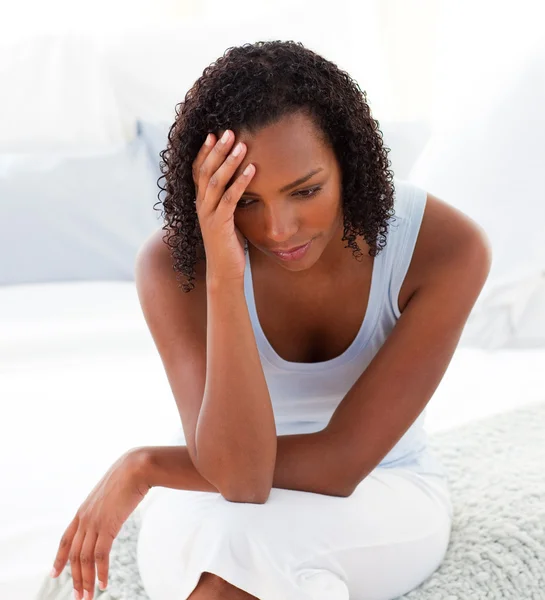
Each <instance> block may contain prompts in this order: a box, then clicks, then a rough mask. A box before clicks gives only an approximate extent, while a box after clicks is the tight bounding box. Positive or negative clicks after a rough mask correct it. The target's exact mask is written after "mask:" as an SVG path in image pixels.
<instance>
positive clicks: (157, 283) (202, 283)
mask: <svg viewBox="0 0 545 600" xmlns="http://www.w3.org/2000/svg"><path fill="white" fill-rule="evenodd" d="M135 283H136V289H137V292H138V296H139V299H140V302H141V304H142V308H143V309H144V312H146V310H147V311H151V310H152V306H153V305H155V306H157V307H159V306H161V307H162V309H163V310H168V309H172V310H174V309H180V308H182V307H186V308H188V309H190V310H191V312H193V311H195V312H200V308H201V307H203V305H204V306H205V302H206V268H205V261H204V260H202V261H199V262H197V264H196V265H195V279H194V280H193V285H194V286H195V287H194V288H193V289H192V290H191V291H190V292H187V293H186V292H184V291H183V290H182V288H181V286H180V282H179V280H178V279H177V278H176V272H175V270H174V262H173V258H172V253H171V249H170V247H169V246H168V244H167V243H166V241H165V231H164V230H163V229H158V230H156V231H154V232H153V233H152V234H151V235H150V236H149V237H148V238H147V239H146V240H145V241H144V243H143V244H142V246H141V247H140V249H139V250H138V253H137V255H136V260H135ZM203 300H204V301H203Z"/></svg>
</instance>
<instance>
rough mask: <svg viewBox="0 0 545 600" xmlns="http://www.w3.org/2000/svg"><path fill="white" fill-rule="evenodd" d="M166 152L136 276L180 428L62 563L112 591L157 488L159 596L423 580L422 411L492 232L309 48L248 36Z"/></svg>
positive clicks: (79, 585)
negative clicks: (386, 142) (117, 554)
mask: <svg viewBox="0 0 545 600" xmlns="http://www.w3.org/2000/svg"><path fill="white" fill-rule="evenodd" d="M205 140H206V141H205ZM203 142H204V143H203ZM161 156H162V158H163V161H164V162H163V163H162V172H163V177H164V179H165V186H164V187H162V188H161V189H162V191H163V192H165V196H164V199H163V201H162V204H163V217H164V220H165V224H164V227H163V230H159V231H158V232H157V233H156V234H155V235H153V236H152V237H151V238H150V239H149V240H147V241H146V243H145V244H144V246H143V247H142V249H141V250H140V252H139V256H138V259H137V269H136V284H137V289H138V294H139V298H140V302H141V305H142V309H143V312H144V315H145V318H146V321H147V323H148V326H149V328H150V331H151V333H152V336H153V338H154V340H155V343H156V345H157V348H158V351H159V353H160V355H161V358H162V361H163V364H164V367H165V371H166V374H167V377H168V380H169V382H170V385H171V388H172V391H173V395H174V397H175V401H176V404H177V407H178V410H179V413H180V417H181V424H182V427H183V432H182V431H180V436H179V438H177V439H176V440H175V442H176V443H175V444H174V445H172V446H164V447H142V448H135V449H132V450H130V451H129V452H127V454H125V455H124V456H123V457H121V458H120V459H119V461H118V462H116V463H115V464H114V465H113V466H112V468H111V469H110V470H109V471H108V473H107V474H106V475H105V476H104V478H103V479H102V480H101V482H99V484H98V485H97V486H96V488H95V489H94V490H93V491H92V492H91V494H90V495H89V497H88V498H87V500H86V501H85V503H84V504H83V505H82V507H80V509H79V511H78V513H77V515H76V517H75V518H74V520H73V522H72V523H71V524H70V526H69V527H68V529H67V531H66V533H65V535H64V536H63V541H62V542H61V545H60V548H59V552H58V555H57V559H56V562H55V569H54V570H55V573H57V572H60V570H61V569H62V568H63V567H64V565H65V564H66V561H67V560H68V559H70V562H71V569H72V574H73V578H74V585H75V589H76V592H79V593H80V594H81V592H83V591H85V592H86V593H87V594H92V593H93V590H94V579H95V573H96V575H97V576H98V579H99V581H102V586H101V587H103V585H104V584H105V583H106V580H107V576H108V554H109V551H110V548H111V542H112V540H113V539H114V538H115V536H116V535H117V533H118V532H119V529H120V527H121V525H122V524H123V522H124V521H125V520H126V519H127V517H128V516H129V515H130V513H131V512H132V511H133V510H134V509H135V508H136V507H137V506H138V505H139V503H140V502H141V500H142V499H143V498H144V497H145V496H147V498H146V502H145V503H144V504H142V505H141V506H140V507H139V508H140V510H141V515H142V528H141V531H140V536H139V542H138V564H139V569H140V573H141V576H142V580H143V583H144V586H145V588H146V592H147V593H148V595H149V597H150V598H151V600H166V599H169V600H170V599H172V598H177V599H179V600H182V599H186V598H191V599H192V600H199V599H206V600H215V599H220V598H222V599H224V598H228V599H231V598H232V599H242V598H244V599H246V598H259V599H260V600H303V599H309V600H311V599H312V600H317V599H322V598H324V599H325V598H327V599H328V600H345V599H348V598H350V599H351V600H367V599H369V600H370V599H374V600H377V599H380V600H388V599H391V598H396V597H398V596H399V595H402V594H404V593H406V592H408V591H410V590H411V589H413V588H415V587H417V586H418V585H420V584H421V583H422V582H423V581H424V580H425V579H427V578H428V577H429V576H430V575H431V574H432V573H433V572H434V571H435V570H436V569H437V568H438V567H439V565H440V564H441V562H442V560H443V558H444V556H445V553H446V550H447V546H448V542H449V536H450V531H451V524H452V516H453V511H452V505H451V501H450V495H449V488H448V483H447V473H446V472H445V470H444V468H443V466H442V464H441V463H440V462H439V461H438V460H437V458H436V457H435V456H433V454H432V453H431V452H430V450H429V449H428V447H427V444H426V436H425V432H424V430H423V420H424V414H425V406H426V404H427V403H428V401H429V400H430V398H431V397H432V395H433V393H434V391H435V389H436V387H437V385H438V384H439V382H440V381H441V378H442V377H443V374H444V372H445V371H446V368H447V366H448V364H449V362H450V360H451V357H452V355H453V353H454V351H455V348H456V345H457V343H458V341H459V338H460V335H461V333H462V330H463V327H464V324H465V322H466V320H467V318H468V316H469V313H470V311H471V308H472V307H473V305H474V303H475V301H476V299H477V297H478V295H479V293H480V290H481V288H482V286H483V285H484V282H485V280H486V277H487V275H488V272H489V269H490V261H491V257H490V247H489V244H488V240H487V238H486V236H485V234H484V233H483V231H482V230H481V229H480V227H479V226H478V225H477V224H476V223H474V222H473V221H472V220H470V219H469V218H468V217H467V216H465V215H464V214H462V213H461V212H460V211H457V210H456V209H455V208H453V207H452V206H450V205H448V204H447V203H445V202H443V201H441V200H439V199H438V198H436V197H434V196H433V195H431V194H429V193H426V192H425V191H424V190H422V189H420V188H418V187H417V186H414V185H412V184H410V183H408V182H406V181H400V180H396V179H395V178H394V176H393V174H392V172H391V171H390V170H389V169H388V166H389V164H390V163H389V161H388V158H387V148H385V147H384V146H383V143H382V135H381V132H380V130H379V129H378V122H377V121H375V120H373V118H372V117H371V112H370V109H369V106H368V104H367V102H366V94H365V93H364V92H362V91H361V90H360V88H359V87H358V85H357V84H356V83H355V82H354V81H353V80H352V79H351V78H350V77H349V76H348V75H347V74H346V73H344V72H343V71H341V70H340V69H339V68H338V67H337V66H335V65H334V64H333V63H331V62H330V61H327V60H325V59H324V58H322V57H320V56H318V55H317V54H315V53H314V52H312V51H310V50H308V49H306V48H304V47H303V45H302V44H299V43H295V42H278V41H275V42H259V43H256V44H247V45H244V46H242V47H235V48H230V49H229V50H228V51H227V52H226V53H225V54H224V56H222V57H220V58H219V59H218V60H217V61H216V62H215V63H214V64H213V65H211V66H209V67H208V68H207V69H206V70H205V71H204V73H203V75H202V76H201V77H200V78H199V80H198V81H197V82H196V83H195V85H194V86H193V88H192V89H191V90H190V92H189V93H188V94H187V96H186V98H185V102H183V103H181V105H180V110H179V111H177V116H176V120H175V123H174V124H173V126H172V128H171V130H170V133H169V142H168V146H167V148H166V150H165V151H163V152H162V153H161ZM163 177H162V178H161V179H163ZM344 242H346V245H345V243H344ZM151 488H155V489H154V490H153V492H152V493H151V494H149V495H148V492H149V490H150V489H151ZM55 573H54V574H55Z"/></svg>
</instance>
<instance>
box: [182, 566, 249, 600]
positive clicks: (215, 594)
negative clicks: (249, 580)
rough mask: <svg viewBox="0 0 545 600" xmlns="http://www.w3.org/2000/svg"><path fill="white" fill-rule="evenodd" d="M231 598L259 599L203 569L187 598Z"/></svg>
mask: <svg viewBox="0 0 545 600" xmlns="http://www.w3.org/2000/svg"><path fill="white" fill-rule="evenodd" d="M201 597H202V598H203V599H204V598H206V599H207V600H208V599H212V598H218V600H219V599H222V600H223V599H232V600H259V599H258V598H256V597H255V596H252V595H250V594H248V593H246V592H245V591H243V590H241V589H240V588H237V587H235V586H234V585H231V584H230V583H229V582H228V581H225V579H222V578H221V577H219V576H218V575H215V574H214V573H209V572H208V571H203V572H202V574H201V577H200V579H199V582H198V583H197V585H196V587H195V589H194V590H193V592H192V593H191V594H190V596H189V597H188V599H187V600H199V599H200V598H201Z"/></svg>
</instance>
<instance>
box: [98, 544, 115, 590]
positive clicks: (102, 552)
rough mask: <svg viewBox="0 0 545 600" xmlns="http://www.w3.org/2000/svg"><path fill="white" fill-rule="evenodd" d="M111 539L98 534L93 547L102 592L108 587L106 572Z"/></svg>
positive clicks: (108, 563) (108, 564)
mask: <svg viewBox="0 0 545 600" xmlns="http://www.w3.org/2000/svg"><path fill="white" fill-rule="evenodd" d="M112 543H113V538H112V537H111V536H108V535H106V534H105V533H100V534H99V536H98V539H97V543H96V546H95V563H96V566H97V577H98V583H99V585H100V589H101V590H104V589H105V588H106V586H107V585H108V570H109V568H110V551H111V549H112Z"/></svg>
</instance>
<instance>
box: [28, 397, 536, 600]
mask: <svg viewBox="0 0 545 600" xmlns="http://www.w3.org/2000/svg"><path fill="white" fill-rule="evenodd" d="M429 441H430V446H431V448H432V449H433V450H434V452H435V453H436V454H437V456H438V457H439V458H440V459H441V460H442V461H443V463H444V465H445V467H446V468H447V470H448V472H449V482H450V486H451V491H452V500H453V505H454V521H453V529H452V536H451V541H450V545H449V548H448V550H447V555H446V557H445V560H444V561H443V563H442V564H441V566H440V567H439V569H438V570H437V571H436V572H435V573H434V574H433V575H432V576H431V577H430V578H429V579H427V580H426V581H425V582H424V583H423V584H422V585H421V586H419V587H418V588H417V589H415V590H413V591H412V592H410V593H409V594H406V595H405V596H402V597H401V598H399V599H398V600H469V599H470V600H481V599H482V600H485V599H486V600H491V599H496V598H502V599H503V598H506V599H513V600H515V599H516V600H545V402H543V403H539V404H532V405H527V406H526V407H524V408H521V409H518V410H515V411H510V412H505V413H501V414H499V415H495V416H493V417H488V418H486V419H481V420H479V421H472V422H471V423H469V424H466V425H463V426H461V427H456V428H454V429H451V430H448V431H443V432H440V433H436V434H434V435H430V436H429ZM138 529H139V519H138V512H135V513H133V514H132V515H131V517H130V518H129V519H128V520H127V522H126V523H125V524H124V526H123V528H122V529H121V531H120V533H119V535H118V536H117V538H116V540H115V542H114V545H113V547H112V552H111V556H110V565H111V566H110V583H109V587H108V589H107V590H106V591H104V592H101V591H100V590H97V591H96V592H95V598H98V599H100V600H149V599H148V596H147V595H146V593H145V592H144V590H143V588H142V584H141V581H140V577H139V574H138V568H137V564H136V541H137V536H138ZM71 598H72V581H71V577H70V571H69V567H68V566H67V568H66V569H65V570H64V572H63V573H62V574H61V575H60V576H59V578H58V579H56V580H52V579H50V578H49V577H46V578H45V581H44V584H43V586H42V589H41V590H40V592H39V594H38V596H36V600H69V599H71ZM279 600H281V599H279Z"/></svg>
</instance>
